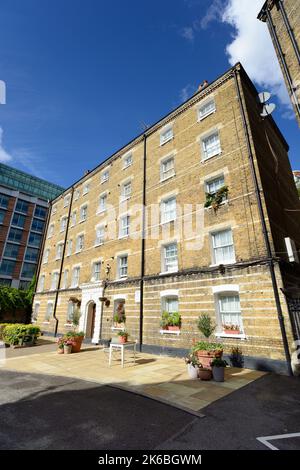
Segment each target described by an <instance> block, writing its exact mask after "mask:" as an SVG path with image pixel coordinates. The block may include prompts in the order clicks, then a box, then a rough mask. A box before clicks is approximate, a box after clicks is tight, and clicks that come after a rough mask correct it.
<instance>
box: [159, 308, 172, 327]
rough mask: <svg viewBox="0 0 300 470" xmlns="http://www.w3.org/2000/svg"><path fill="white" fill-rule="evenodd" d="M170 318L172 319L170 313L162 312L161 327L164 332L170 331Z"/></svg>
mask: <svg viewBox="0 0 300 470" xmlns="http://www.w3.org/2000/svg"><path fill="white" fill-rule="evenodd" d="M169 318H170V314H169V312H166V311H164V312H162V314H161V321H160V326H161V327H162V329H163V330H168V329H169Z"/></svg>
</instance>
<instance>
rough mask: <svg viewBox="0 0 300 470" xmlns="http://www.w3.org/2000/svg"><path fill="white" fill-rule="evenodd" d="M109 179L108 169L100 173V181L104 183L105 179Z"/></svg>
mask: <svg viewBox="0 0 300 470" xmlns="http://www.w3.org/2000/svg"><path fill="white" fill-rule="evenodd" d="M108 180H109V171H108V170H105V171H104V172H103V173H102V174H101V183H105V181H108Z"/></svg>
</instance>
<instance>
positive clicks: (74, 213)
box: [71, 211, 77, 227]
mask: <svg viewBox="0 0 300 470" xmlns="http://www.w3.org/2000/svg"><path fill="white" fill-rule="evenodd" d="M76 218H77V211H73V212H72V215H71V227H75V225H76Z"/></svg>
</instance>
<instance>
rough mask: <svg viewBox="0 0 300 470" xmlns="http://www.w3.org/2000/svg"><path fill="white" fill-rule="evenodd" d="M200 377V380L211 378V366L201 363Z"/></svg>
mask: <svg viewBox="0 0 300 470" xmlns="http://www.w3.org/2000/svg"><path fill="white" fill-rule="evenodd" d="M198 377H199V379H200V380H211V378H212V371H211V369H210V368H209V367H204V366H203V365H202V364H201V363H199V369H198Z"/></svg>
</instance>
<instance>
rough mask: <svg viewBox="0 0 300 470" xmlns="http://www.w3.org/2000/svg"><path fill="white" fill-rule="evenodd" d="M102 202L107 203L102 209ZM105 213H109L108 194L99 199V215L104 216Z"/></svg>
mask: <svg viewBox="0 0 300 470" xmlns="http://www.w3.org/2000/svg"><path fill="white" fill-rule="evenodd" d="M101 200H104V201H105V204H104V205H103V207H101ZM105 211H107V193H104V194H101V195H100V197H99V208H98V214H102V213H103V212H105Z"/></svg>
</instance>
